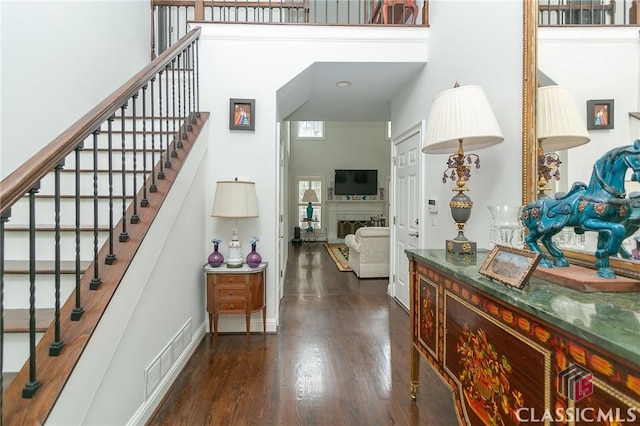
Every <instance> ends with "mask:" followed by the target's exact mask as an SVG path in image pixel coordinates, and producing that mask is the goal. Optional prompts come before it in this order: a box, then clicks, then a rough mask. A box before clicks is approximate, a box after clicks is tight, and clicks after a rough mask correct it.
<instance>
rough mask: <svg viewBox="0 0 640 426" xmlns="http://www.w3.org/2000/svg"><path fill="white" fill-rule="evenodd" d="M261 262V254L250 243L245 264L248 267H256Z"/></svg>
mask: <svg viewBox="0 0 640 426" xmlns="http://www.w3.org/2000/svg"><path fill="white" fill-rule="evenodd" d="M260 263H262V256H260V253H258V252H257V251H256V245H255V243H254V244H251V252H250V253H249V254H248V255H247V265H249V267H250V268H256V267H258V266H260Z"/></svg>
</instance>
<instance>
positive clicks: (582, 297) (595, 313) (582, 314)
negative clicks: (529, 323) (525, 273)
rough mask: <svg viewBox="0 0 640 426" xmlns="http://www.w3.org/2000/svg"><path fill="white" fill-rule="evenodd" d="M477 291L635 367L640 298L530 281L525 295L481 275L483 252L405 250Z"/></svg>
mask: <svg viewBox="0 0 640 426" xmlns="http://www.w3.org/2000/svg"><path fill="white" fill-rule="evenodd" d="M405 253H406V254H407V255H408V256H410V257H415V258H416V259H418V260H421V261H423V262H424V263H425V264H427V265H430V266H433V267H435V268H437V269H439V270H441V271H443V272H445V273H447V274H449V275H451V276H453V277H455V278H457V279H459V280H460V281H463V282H465V283H467V284H469V285H471V286H473V287H475V288H477V289H479V290H482V291H484V292H486V293H489V294H491V295H493V296H495V297H497V298H499V299H500V300H503V301H505V302H507V303H509V304H511V305H513V306H516V307H518V308H520V309H522V310H523V311H525V312H528V313H530V314H532V315H534V316H536V317H538V318H540V319H542V320H544V321H546V322H548V323H550V324H553V325H556V326H558V327H560V328H561V329H563V330H566V331H568V332H570V333H572V334H574V335H576V336H579V337H581V338H582V339H585V340H587V341H589V342H592V343H595V344H596V345H598V346H600V347H602V348H605V349H607V350H608V351H610V352H612V353H614V354H617V355H619V356H621V357H623V358H625V359H627V360H629V361H631V362H633V363H634V364H637V365H640V292H633V293H630V292H625V293H605V292H594V293H582V292H579V291H576V290H572V289H570V288H566V287H562V286H559V285H556V284H552V283H550V282H548V281H544V280H541V279H539V278H535V277H532V278H531V279H530V280H529V284H527V285H526V286H525V287H524V289H522V290H519V289H517V288H513V287H509V286H505V285H503V284H501V283H499V282H494V281H492V280H491V279H489V278H487V277H485V276H483V275H480V273H479V272H478V269H480V266H482V263H483V262H484V260H485V258H486V257H487V254H488V251H487V250H485V251H484V252H480V253H477V254H475V255H464V254H452V253H447V252H446V251H445V250H443V249H442V250H440V249H414V250H405Z"/></svg>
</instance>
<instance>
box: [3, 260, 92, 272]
mask: <svg viewBox="0 0 640 426" xmlns="http://www.w3.org/2000/svg"><path fill="white" fill-rule="evenodd" d="M90 264H91V262H90V261H87V260H83V261H80V271H86V270H87V268H88V267H89V265H90ZM54 272H55V261H53V260H37V261H36V274H53V273H54ZM4 273H5V274H28V273H29V261H28V260H5V261H4ZM60 273H62V274H75V273H76V262H75V260H62V261H60Z"/></svg>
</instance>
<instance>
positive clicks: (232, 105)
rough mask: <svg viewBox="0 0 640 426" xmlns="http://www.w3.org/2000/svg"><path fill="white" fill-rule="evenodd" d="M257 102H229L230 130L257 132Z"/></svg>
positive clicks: (238, 100)
mask: <svg viewBox="0 0 640 426" xmlns="http://www.w3.org/2000/svg"><path fill="white" fill-rule="evenodd" d="M255 113H256V100H255V99H234V98H231V99H230V100H229V130H255V128H256V122H255V121H256V119H255Z"/></svg>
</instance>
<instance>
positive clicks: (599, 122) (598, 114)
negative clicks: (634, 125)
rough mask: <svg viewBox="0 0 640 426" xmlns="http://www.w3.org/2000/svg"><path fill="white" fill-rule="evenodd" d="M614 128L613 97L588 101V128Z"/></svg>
mask: <svg viewBox="0 0 640 426" xmlns="http://www.w3.org/2000/svg"><path fill="white" fill-rule="evenodd" d="M599 129H613V99H592V100H590V101H587V130H599Z"/></svg>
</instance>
